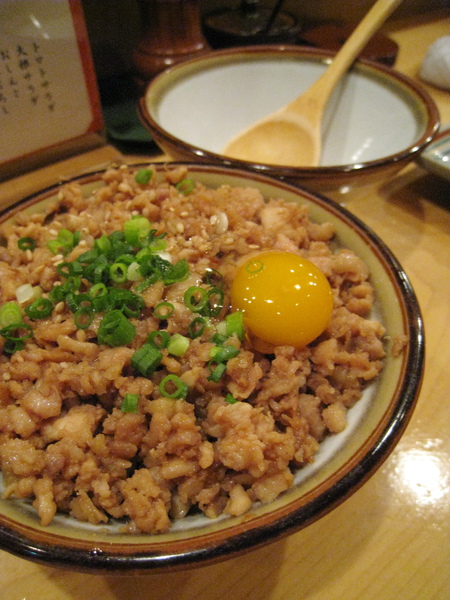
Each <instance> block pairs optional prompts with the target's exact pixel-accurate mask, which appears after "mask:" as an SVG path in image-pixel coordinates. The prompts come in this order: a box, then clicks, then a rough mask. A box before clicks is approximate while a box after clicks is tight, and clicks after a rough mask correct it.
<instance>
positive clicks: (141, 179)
mask: <svg viewBox="0 0 450 600" xmlns="http://www.w3.org/2000/svg"><path fill="white" fill-rule="evenodd" d="M152 175H153V171H152V170H151V169H139V171H138V172H137V173H136V175H135V176H134V180H135V181H136V183H140V184H141V185H147V183H149V182H150V179H151V178H152Z"/></svg>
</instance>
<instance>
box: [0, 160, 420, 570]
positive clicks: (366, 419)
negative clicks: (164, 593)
mask: <svg viewBox="0 0 450 600" xmlns="http://www.w3.org/2000/svg"><path fill="white" fill-rule="evenodd" d="M175 166H176V165H175ZM170 168H171V165H157V166H155V169H157V170H158V171H162V170H167V169H170ZM189 176H190V177H192V178H194V179H196V180H199V181H201V182H203V183H204V184H205V185H207V186H209V187H218V186H221V185H224V184H225V185H229V186H252V187H256V188H258V189H259V190H260V191H261V192H262V194H263V195H264V197H265V198H271V197H276V198H284V199H285V200H287V201H289V202H296V203H301V204H306V205H307V206H308V207H309V210H310V216H311V219H313V220H314V221H316V222H331V223H332V224H333V225H334V227H335V229H336V244H337V245H343V246H345V247H347V248H350V249H352V250H354V252H356V254H357V255H358V256H360V257H361V258H362V259H363V260H364V261H365V262H366V263H367V265H368V266H369V268H370V272H371V280H372V283H373V286H374V288H375V291H376V295H377V301H376V317H377V318H379V319H380V320H381V321H382V322H383V324H384V326H385V327H386V329H387V337H386V358H385V363H384V367H383V370H382V372H381V374H380V375H379V376H378V378H377V379H376V381H375V382H374V383H373V384H372V385H371V386H370V387H368V388H367V390H366V391H365V393H364V396H363V398H362V399H361V400H359V401H358V402H357V403H356V405H355V406H354V407H353V408H351V409H350V410H349V411H348V415H347V416H348V426H347V428H346V429H345V430H344V431H343V432H342V433H339V434H336V435H333V436H330V437H329V438H327V439H326V440H325V441H324V442H323V443H322V444H321V448H320V450H319V452H318V454H317V457H316V460H315V462H314V463H313V464H311V465H309V466H307V467H306V468H303V469H300V470H299V471H298V472H297V473H296V476H295V481H294V484H293V486H292V487H291V488H290V489H289V490H288V491H286V492H285V493H284V494H283V495H282V496H280V497H279V498H278V499H277V500H275V501H273V502H272V503H269V504H265V505H259V504H258V505H254V506H253V508H252V509H251V510H250V512H248V513H246V514H244V515H243V516H240V517H219V518H218V519H215V520H214V519H208V518H207V517H205V516H200V515H198V514H194V515H191V516H189V515H188V516H186V517H185V518H184V519H180V520H178V521H176V522H175V524H174V525H173V526H172V529H171V530H169V531H168V532H167V533H164V534H159V535H148V534H134V535H131V534H125V533H121V531H120V525H119V524H116V523H110V524H107V525H89V524H85V523H84V524H83V523H80V522H78V521H76V520H74V519H73V518H72V517H69V516H65V515H57V516H56V517H55V519H54V520H53V521H52V523H51V524H50V525H48V526H45V527H44V526H42V525H41V524H40V522H39V520H38V518H37V515H36V512H35V510H34V508H33V507H32V505H31V503H29V502H25V501H19V500H13V499H0V548H2V549H4V550H7V551H9V552H12V553H14V554H16V555H18V556H21V557H23V558H27V559H31V560H34V561H38V562H40V563H44V564H49V565H52V566H59V567H66V568H70V569H74V570H80V571H91V572H99V571H109V570H112V571H115V572H116V573H117V572H131V573H134V572H139V571H145V570H154V571H158V572H161V571H164V570H168V569H180V568H187V567H193V566H196V565H201V564H208V563H211V562H214V561H220V560H223V559H226V558H228V557H232V556H236V555H239V554H241V553H243V552H247V551H250V550H251V549H253V548H257V547H260V546H262V545H265V544H269V543H270V542H273V541H275V540H278V539H280V538H282V537H284V536H287V535H288V534H291V533H293V532H296V531H299V530H300V529H302V528H304V527H306V526H308V525H309V524H311V523H313V522H314V521H316V520H317V519H320V518H321V517H322V516H323V515H325V514H326V513H328V512H329V511H331V510H332V509H333V508H335V507H337V506H338V505H339V504H340V503H342V502H343V501H344V500H346V499H347V498H348V497H349V496H350V495H351V494H352V493H353V492H355V491H356V490H357V489H358V488H359V487H360V486H361V485H362V484H363V483H364V482H365V481H366V480H367V479H369V478H370V477H371V475H372V474H373V473H374V472H375V471H376V470H377V469H378V468H379V467H380V465H381V464H382V463H383V461H384V460H385V459H386V458H387V457H388V455H389V454H390V452H391V450H392V449H393V448H394V446H395V445H396V443H397V442H398V440H399V438H400V436H401V434H402V432H403V430H404V428H405V426H406V424H407V423H408V421H409V419H410V416H411V414H412V411H413V409H414V406H415V402H416V399H417V396H418V393H419V389H420V384H421V379H422V370H423V360H424V356H423V354H424V337H423V335H424V334H423V325H422V319H421V315H420V310H419V307H418V304H417V300H416V297H415V294H414V291H413V289H412V288H411V285H410V282H409V280H408V278H407V276H406V274H405V273H404V271H403V270H402V267H401V266H400V264H399V263H398V261H397V260H396V258H395V257H394V256H393V255H392V254H391V252H390V251H389V249H388V248H387V247H386V246H385V245H384V244H383V242H381V241H380V239H379V238H378V237H377V236H376V235H375V234H374V233H373V232H372V231H371V230H370V229H368V228H367V227H366V226H365V225H364V224H363V223H362V222H360V221H359V220H358V219H356V218H355V217H354V216H352V215H351V214H350V213H349V212H347V211H346V210H345V209H344V208H341V207H340V206H338V205H337V204H335V203H333V202H331V201H329V200H327V199H325V198H322V197H319V196H316V195H313V194H312V193H310V192H307V191H304V190H302V189H299V188H298V187H295V186H291V185H289V184H287V183H285V182H279V181H275V180H272V179H271V178H268V177H266V176H263V175H260V174H257V173H252V172H251V171H240V170H235V169H231V168H226V167H221V166H218V165H206V164H196V165H195V164H193V165H189ZM76 181H78V182H79V183H80V184H81V185H82V186H83V189H84V192H85V193H86V194H89V192H90V191H92V190H93V189H94V188H98V187H100V186H102V185H103V184H102V181H101V174H99V173H95V174H91V175H87V176H83V177H82V178H79V179H77V180H76ZM58 190H59V188H58V187H55V188H51V189H48V190H46V191H44V192H42V193H40V194H37V195H36V196H33V197H32V198H28V199H26V200H24V201H23V202H22V203H19V205H16V206H14V207H11V208H9V209H6V210H5V211H4V212H3V214H2V216H1V220H2V221H5V219H8V218H11V216H12V215H13V213H14V212H15V211H17V210H18V209H19V208H20V209H26V210H27V211H28V212H33V213H35V212H39V211H42V210H43V208H44V206H45V205H46V204H48V203H49V202H51V201H52V199H53V198H54V197H55V195H56V194H57V193H58ZM397 336H407V337H408V340H409V341H408V343H407V345H406V347H405V348H404V351H403V352H401V353H400V355H399V356H397V357H395V356H394V355H393V353H392V352H391V347H392V344H393V340H394V338H396V337H397ZM2 486H3V484H2V483H1V480H0V487H2ZM1 491H3V490H1Z"/></svg>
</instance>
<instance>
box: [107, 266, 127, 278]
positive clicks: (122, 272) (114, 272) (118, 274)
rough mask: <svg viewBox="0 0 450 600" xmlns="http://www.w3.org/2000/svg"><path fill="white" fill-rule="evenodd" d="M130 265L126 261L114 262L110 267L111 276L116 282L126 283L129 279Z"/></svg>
mask: <svg viewBox="0 0 450 600" xmlns="http://www.w3.org/2000/svg"><path fill="white" fill-rule="evenodd" d="M127 273H128V267H127V265H126V264H124V263H120V262H117V263H114V264H113V265H111V266H110V267H109V276H110V277H111V280H112V281H113V282H114V283H125V281H126V280H127Z"/></svg>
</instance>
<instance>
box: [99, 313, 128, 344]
mask: <svg viewBox="0 0 450 600" xmlns="http://www.w3.org/2000/svg"><path fill="white" fill-rule="evenodd" d="M135 336H136V327H135V326H134V325H133V323H130V321H129V320H128V319H127V318H126V317H125V315H124V314H123V312H122V311H121V310H112V311H111V312H109V313H107V314H106V315H105V316H104V317H103V319H102V320H101V321H100V325H99V328H98V332H97V339H98V342H99V344H106V345H108V346H111V347H113V348H116V347H117V346H124V345H126V344H129V343H130V342H132V341H133V340H134V338H135Z"/></svg>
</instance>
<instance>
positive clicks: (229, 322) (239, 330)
mask: <svg viewBox="0 0 450 600" xmlns="http://www.w3.org/2000/svg"><path fill="white" fill-rule="evenodd" d="M225 328H226V332H227V335H229V336H230V337H231V336H232V335H236V336H237V338H238V339H239V340H241V342H242V340H243V339H244V337H245V327H244V313H242V312H239V311H236V312H233V313H230V314H228V315H227V316H226V317H225Z"/></svg>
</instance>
